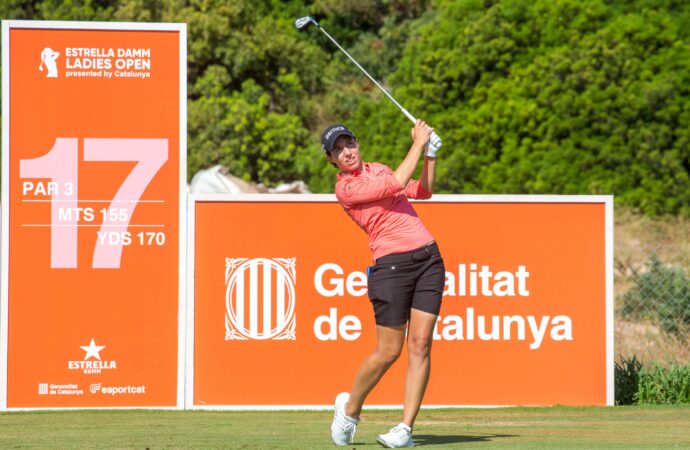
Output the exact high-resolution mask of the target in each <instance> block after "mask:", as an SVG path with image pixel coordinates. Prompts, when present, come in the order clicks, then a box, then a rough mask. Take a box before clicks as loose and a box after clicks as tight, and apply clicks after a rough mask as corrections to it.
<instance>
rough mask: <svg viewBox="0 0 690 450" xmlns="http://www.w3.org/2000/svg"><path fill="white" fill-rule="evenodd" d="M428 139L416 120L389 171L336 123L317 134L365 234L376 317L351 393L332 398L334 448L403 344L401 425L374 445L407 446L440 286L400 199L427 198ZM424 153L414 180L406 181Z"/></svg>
mask: <svg viewBox="0 0 690 450" xmlns="http://www.w3.org/2000/svg"><path fill="white" fill-rule="evenodd" d="M432 133H433V129H432V128H430V127H429V126H428V125H427V124H426V123H425V122H423V121H421V120H417V121H416V123H415V126H414V128H413V129H412V140H413V142H412V146H411V147H410V149H409V151H408V152H407V155H406V156H405V159H404V160H403V161H402V163H400V165H399V166H398V168H397V169H395V170H391V169H390V168H389V167H387V166H385V165H383V164H379V163H365V162H364V161H363V160H362V157H361V154H360V152H359V143H358V142H357V139H356V138H355V135H354V134H353V133H352V132H351V131H350V130H349V129H347V128H346V127H345V126H343V125H340V124H336V125H331V126H329V127H328V128H326V130H325V131H324V132H323V134H322V136H321V144H322V146H323V149H324V150H325V152H326V157H327V159H328V160H329V161H330V162H331V163H332V164H333V165H334V166H336V167H337V168H338V169H339V170H340V173H339V174H338V181H337V183H336V187H335V193H336V196H337V198H338V201H339V202H340V204H341V206H342V207H343V209H344V210H345V212H347V214H348V215H349V216H350V217H351V218H352V219H353V220H354V221H355V222H356V223H357V224H358V225H359V226H360V227H361V228H362V229H363V230H364V231H365V232H366V233H367V234H368V235H369V247H370V248H371V250H372V252H373V256H374V261H375V264H374V266H372V267H370V268H369V269H368V275H369V278H368V293H369V299H370V300H371V303H372V305H373V308H374V316H375V319H376V336H377V342H376V349H375V350H374V352H373V353H371V354H370V355H369V356H367V357H366V358H365V359H364V362H362V364H361V366H360V368H359V371H358V372H357V375H356V376H355V380H354V383H353V385H352V390H351V392H350V393H347V392H343V393H341V394H339V395H338V396H337V397H336V399H335V414H334V418H333V423H332V425H331V437H332V439H333V442H334V443H335V444H336V445H348V444H350V443H352V441H353V439H354V436H355V431H356V429H357V424H358V423H359V415H360V412H361V410H362V405H363V404H364V401H365V399H366V397H367V395H368V394H369V392H371V390H372V389H373V388H374V386H376V384H377V383H378V382H379V380H380V379H381V377H382V376H383V374H384V373H386V371H387V370H388V368H389V367H391V365H392V364H393V363H394V362H395V361H396V360H397V359H398V356H399V355H400V352H401V351H402V347H403V343H404V341H405V340H407V352H408V361H409V362H408V367H407V376H406V381H405V395H404V408H403V416H402V421H401V422H400V424H398V425H397V426H395V427H393V428H392V429H391V430H390V431H389V432H388V433H385V434H381V435H379V436H378V439H377V441H378V442H379V443H380V444H381V445H383V446H384V447H389V448H399V447H413V446H414V443H413V441H412V428H413V425H414V421H415V418H416V417H417V413H418V412H419V408H420V406H421V403H422V398H423V397H424V392H425V390H426V386H427V383H428V381H429V371H430V364H431V344H432V333H433V330H434V326H435V324H436V318H437V316H438V313H439V310H440V308H441V297H442V295H443V286H444V282H445V268H444V265H443V259H442V258H441V254H440V252H439V249H438V246H437V245H436V243H435V242H434V238H433V237H432V236H431V234H430V233H429V231H428V230H427V229H426V228H425V227H424V225H423V224H422V222H421V220H420V219H419V217H418V216H417V214H416V213H415V211H414V209H413V208H412V205H411V204H410V202H409V201H408V200H407V199H408V198H413V199H428V198H430V197H431V194H432V192H433V187H434V176H435V168H436V151H437V150H438V148H439V147H440V142H439V143H438V145H435V144H434V143H431V144H429V138H430V136H431V135H432ZM425 149H426V155H425V157H424V165H423V168H422V174H421V177H420V179H419V180H412V174H413V173H414V171H415V168H416V167H417V164H418V162H419V158H420V157H421V156H422V153H423V152H424V150H425ZM406 329H407V335H406V333H405V331H406Z"/></svg>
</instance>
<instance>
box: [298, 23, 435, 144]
mask: <svg viewBox="0 0 690 450" xmlns="http://www.w3.org/2000/svg"><path fill="white" fill-rule="evenodd" d="M309 24H314V25H315V26H316V28H318V29H319V30H321V32H322V33H323V34H325V35H326V37H327V38H328V39H330V40H331V42H333V43H334V44H335V46H336V47H338V48H339V49H340V51H342V52H343V53H345V56H347V57H348V58H349V59H350V61H352V62H353V63H355V65H356V66H357V67H358V68H359V70H361V71H362V72H364V75H366V76H367V78H369V79H370V80H371V81H372V83H374V84H375V85H376V87H378V88H379V89H381V91H382V92H383V93H384V94H386V96H387V97H388V98H389V99H390V101H392V102H393V103H394V104H395V106H397V107H398V108H399V109H400V111H402V113H403V114H405V117H407V118H408V119H410V121H412V123H416V122H417V119H416V118H415V117H414V116H413V115H412V114H410V112H409V111H408V110H406V109H405V108H403V106H402V105H401V104H400V103H398V102H397V100H395V99H394V98H393V96H392V95H390V94H389V93H388V91H386V90H385V89H384V88H383V86H381V85H380V84H379V82H378V81H376V80H375V79H374V77H372V76H371V75H369V73H368V72H367V71H366V70H364V67H362V66H361V65H359V63H358V62H357V61H355V59H354V58H353V57H352V56H350V54H349V53H348V52H347V51H346V50H345V49H344V48H342V47H341V46H340V44H338V42H336V40H335V39H333V37H331V35H330V34H328V33H327V32H326V30H324V29H323V28H322V27H321V25H319V23H318V22H317V21H316V20H314V18H313V17H311V16H305V17H300V18H299V19H297V20H295V28H297V29H298V30H303V29H305V28H306V27H308V26H309ZM429 142H430V143H431V144H432V145H434V146H435V147H437V148H438V147H440V146H441V138H440V137H439V135H438V134H436V132H433V133H432V134H431V137H430V138H429Z"/></svg>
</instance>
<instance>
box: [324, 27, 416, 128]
mask: <svg viewBox="0 0 690 450" xmlns="http://www.w3.org/2000/svg"><path fill="white" fill-rule="evenodd" d="M318 29H319V30H321V31H322V32H323V34H325V35H326V37H327V38H328V39H330V40H331V42H333V43H334V44H335V45H336V47H338V48H339V49H340V51H341V52H343V53H345V56H347V57H348V58H350V61H352V62H353V63H355V65H356V66H357V67H359V70H361V71H362V72H364V75H366V76H367V78H369V79H370V80H371V81H372V83H374V84H375V85H376V87H378V88H379V89H381V91H382V92H383V93H384V94H386V96H387V97H388V98H389V99H390V101H392V102H393V103H395V106H397V107H398V108H400V111H402V113H403V114H405V116H406V117H407V118H408V119H410V121H411V122H412V123H416V122H417V119H415V117H414V116H413V115H412V114H410V112H409V111H408V110H406V109H405V108H403V106H402V105H401V104H400V103H398V102H397V101H396V100H395V99H394V98H393V96H392V95H390V94H389V93H388V91H386V90H385V89H384V88H383V86H381V85H380V84H379V82H378V81H376V80H375V79H374V78H373V77H372V76H371V75H369V73H368V72H367V71H366V70H364V67H362V66H360V65H359V63H358V62H357V61H355V59H354V58H353V57H352V56H350V54H349V53H348V52H347V51H346V50H345V49H344V48H342V47H341V46H340V44H338V42H336V40H335V39H333V38H332V37H331V35H330V34H328V33H327V32H326V30H324V29H323V28H321V26H318Z"/></svg>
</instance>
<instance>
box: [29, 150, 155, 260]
mask: <svg viewBox="0 0 690 450" xmlns="http://www.w3.org/2000/svg"><path fill="white" fill-rule="evenodd" d="M167 160H168V140H167V139H96V138H94V139H84V161H101V162H126V161H130V162H132V161H133V162H136V163H137V164H136V165H135V166H134V168H133V169H132V170H131V172H130V173H129V174H128V175H127V177H126V178H125V179H124V181H123V182H122V184H120V187H119V189H118V190H117V193H116V194H115V197H114V198H113V199H112V200H111V201H110V204H109V206H108V208H102V209H98V210H95V209H93V208H80V207H79V184H78V183H79V176H78V175H79V174H78V171H79V142H78V139H76V138H57V139H56V140H55V144H54V145H53V147H52V148H51V149H50V151H49V152H48V153H46V154H45V155H43V156H41V157H39V158H34V159H24V160H21V161H20V163H19V176H20V177H21V178H44V179H45V178H47V179H50V182H49V183H48V186H47V187H43V188H41V189H37V190H36V191H41V193H43V194H50V195H51V197H52V198H51V201H50V202H51V213H50V224H49V226H50V230H51V233H50V267H51V268H76V267H77V241H78V240H77V230H78V229H79V223H78V222H79V219H80V218H82V219H85V220H87V221H90V220H93V219H94V218H95V217H99V218H102V223H101V226H100V230H99V231H98V239H97V240H96V245H95V247H94V252H93V262H92V267H94V268H102V269H117V268H119V267H120V259H121V256H122V247H123V245H127V244H128V243H130V242H131V236H130V234H129V233H128V232H127V229H128V227H129V225H130V224H129V222H130V219H131V217H132V213H133V212H134V210H135V209H136V207H137V204H138V203H139V199H140V198H141V195H142V194H143V193H144V190H146V188H147V186H148V185H149V184H150V183H151V180H153V178H154V177H155V175H156V174H157V173H158V171H159V170H160V168H161V167H162V166H163V164H165V162H166V161H167ZM24 185H25V186H24V189H23V193H24V194H26V193H27V191H28V190H30V189H31V187H33V184H32V183H29V182H26V183H25V184H24ZM113 236H116V237H117V238H116V239H113V238H112V237H113ZM135 241H137V242H139V243H140V244H142V245H152V244H156V245H163V243H164V242H165V234H164V233H154V232H145V233H144V232H141V233H138V234H137V236H136V238H135Z"/></svg>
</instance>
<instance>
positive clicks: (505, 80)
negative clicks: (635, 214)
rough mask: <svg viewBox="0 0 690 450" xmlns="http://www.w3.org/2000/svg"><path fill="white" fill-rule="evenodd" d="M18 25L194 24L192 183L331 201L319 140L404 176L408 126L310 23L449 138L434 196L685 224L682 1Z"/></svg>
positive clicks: (27, 7)
mask: <svg viewBox="0 0 690 450" xmlns="http://www.w3.org/2000/svg"><path fill="white" fill-rule="evenodd" d="M0 14H2V16H3V17H5V18H14V19H34V20H38V19H50V20H118V21H153V22H157V21H165V22H186V23H187V24H188V54H189V68H188V82H189V89H188V92H189V102H188V126H189V140H188V151H189V157H188V160H189V174H190V175H191V174H193V173H194V172H196V171H197V170H198V169H200V168H203V167H208V166H210V165H214V164H219V163H220V164H223V165H225V166H227V167H228V168H229V169H230V170H231V172H232V173H233V174H235V175H237V176H240V177H243V178H245V179H246V180H252V181H257V182H263V183H265V184H276V183H279V182H282V181H291V180H294V179H298V178H301V179H304V180H306V181H307V182H308V183H309V186H310V188H311V189H312V191H314V192H327V191H330V190H332V185H333V182H334V174H335V172H334V169H333V168H332V167H331V166H330V165H329V164H327V163H326V161H325V159H324V158H323V154H322V152H321V150H320V147H319V134H320V131H321V129H322V128H323V127H324V126H325V125H327V124H329V123H332V122H336V121H337V122H341V121H342V122H345V123H346V124H348V126H350V127H351V128H352V129H353V130H354V131H355V133H356V134H357V136H358V138H359V140H360V143H361V146H362V150H363V152H364V154H365V157H366V159H370V160H373V159H376V160H381V161H383V162H387V163H389V164H397V163H398V162H399V161H400V160H401V159H402V157H403V155H404V152H405V151H406V150H407V148H409V144H410V138H409V129H410V128H411V124H410V123H409V121H407V119H405V117H404V116H403V115H402V114H400V112H399V111H398V110H397V108H395V107H394V106H393V105H392V104H390V102H389V101H388V100H387V99H386V98H385V97H384V96H383V95H382V94H381V93H380V92H379V91H378V90H377V89H376V88H375V87H374V86H373V85H372V84H371V83H370V82H369V81H368V80H367V79H366V78H365V77H364V76H363V75H362V74H361V72H359V71H358V70H357V69H356V68H355V67H354V65H352V64H351V63H350V62H349V61H348V60H347V59H346V58H345V56H344V55H342V53H340V52H339V51H337V50H336V49H335V48H334V47H333V45H332V44H331V43H330V41H328V40H326V39H325V38H324V37H323V36H322V35H321V34H320V33H319V32H318V31H317V30H315V29H311V30H305V31H303V32H302V33H300V32H298V31H297V30H296V29H295V28H294V26H293V22H294V19H295V18H296V17H299V16H303V15H306V14H311V15H313V16H314V17H316V18H317V20H319V21H320V23H321V24H322V25H323V26H324V28H325V29H327V30H328V32H329V33H330V34H332V35H333V36H334V37H335V38H336V39H337V40H338V41H339V42H340V43H341V44H342V45H343V46H344V47H345V48H347V49H348V51H350V53H351V54H352V55H353V56H354V57H355V59H357V60H358V61H359V62H360V63H361V64H362V65H363V66H364V67H365V68H366V69H367V70H368V71H369V72H370V73H372V75H374V76H375V77H376V78H378V79H379V80H381V81H382V82H383V83H384V85H386V86H387V87H388V88H390V90H391V91H392V93H393V94H394V96H395V97H396V99H398V100H399V101H400V102H401V103H402V104H403V105H405V107H406V108H407V109H409V110H410V111H411V112H412V113H413V114H415V115H417V116H418V117H421V118H424V119H425V120H427V121H428V122H430V123H431V124H432V125H434V126H435V127H436V129H437V131H438V132H439V134H440V135H441V136H442V137H443V139H444V146H443V148H442V150H441V152H440V158H441V160H440V164H439V172H440V173H439V177H438V183H439V190H438V192H444V193H501V194H503V193H510V194H519V193H534V194H536V193H539V194H614V195H615V196H616V199H617V201H618V202H619V203H621V204H624V205H628V206H632V207H635V208H638V209H640V210H642V211H644V212H645V213H647V214H650V215H655V214H665V213H674V214H676V213H683V214H690V175H689V173H690V29H689V28H688V27H687V24H688V23H690V3H687V2H685V1H682V0H675V1H674V0H665V1H664V0H631V1H623V0H620V1H604V0H556V1H554V0H502V1H499V0H493V1H492V0H481V1H480V0H436V1H433V2H432V1H427V0H355V1H351V2H339V1H335V0H315V1H306V0H291V1H284V2H280V1H275V0H255V1H247V0H238V1H231V2H228V1H225V0H203V1H202V0H82V1H79V0H42V1H36V0H34V1H30V0H6V1H5V2H3V4H2V5H0Z"/></svg>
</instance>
